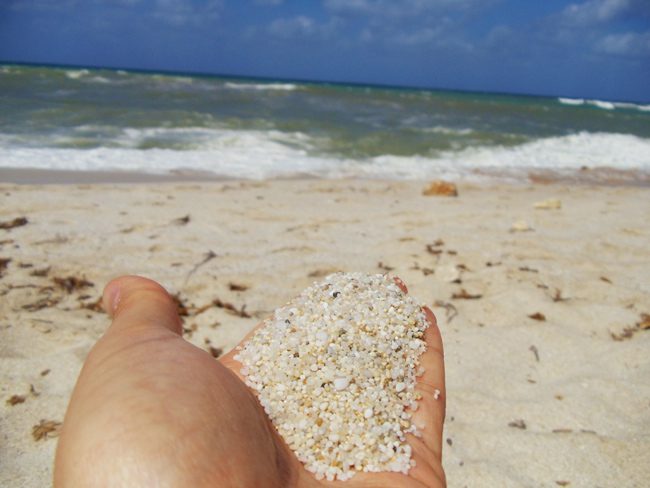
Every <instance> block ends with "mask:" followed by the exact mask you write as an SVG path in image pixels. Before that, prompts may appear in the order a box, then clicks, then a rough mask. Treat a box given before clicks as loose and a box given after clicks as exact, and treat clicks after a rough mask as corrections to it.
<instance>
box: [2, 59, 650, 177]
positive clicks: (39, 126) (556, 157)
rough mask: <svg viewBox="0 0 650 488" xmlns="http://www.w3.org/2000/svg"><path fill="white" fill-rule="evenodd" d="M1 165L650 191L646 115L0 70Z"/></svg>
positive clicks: (627, 108)
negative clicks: (559, 182)
mask: <svg viewBox="0 0 650 488" xmlns="http://www.w3.org/2000/svg"><path fill="white" fill-rule="evenodd" d="M0 168H38V169H54V170H57V169H60V170H79V171H137V172H145V173H157V174H160V173H169V172H174V173H184V174H191V173H198V174H207V173H209V174H212V175H215V176H216V177H227V178H250V179H263V178H285V177H289V178H290V177H322V178H346V177H351V178H386V179H432V178H452V179H461V180H470V181H472V180H477V181H478V180H485V179H495V178H496V179H512V180H520V181H527V180H529V179H531V178H532V179H534V178H547V179H548V178H577V179H580V178H592V179H595V180H598V178H600V179H602V180H604V181H608V180H611V179H612V178H614V179H622V180H625V181H629V182H633V183H634V182H637V183H638V182H645V183H648V182H650V105H644V104H635V103H621V102H611V101H606V100H584V99H570V98H551V97H532V96H519V95H506V94H487V93H469V92H456V91H443V90H425V89H409V88H392V87H381V86H363V85H347V84H333V83H316V82H313V83H312V82H293V81H292V82H286V81H272V80H260V79H245V78H241V79H240V78H232V77H219V76H206V75H191V74H186V75H185V74H164V73H151V72H135V71H124V70H113V69H71V68H63V67H45V66H26V65H0ZM0 174H1V173H0ZM594 175H595V176H594Z"/></svg>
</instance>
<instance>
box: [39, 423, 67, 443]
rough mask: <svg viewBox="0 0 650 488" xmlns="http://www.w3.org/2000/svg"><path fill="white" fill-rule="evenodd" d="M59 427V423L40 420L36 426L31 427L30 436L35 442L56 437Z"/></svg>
mask: <svg viewBox="0 0 650 488" xmlns="http://www.w3.org/2000/svg"><path fill="white" fill-rule="evenodd" d="M61 425H62V424H61V422H57V421H55V420H41V421H40V422H39V423H38V425H35V426H34V427H32V436H33V437H34V440H35V441H40V440H43V439H52V438H54V437H58V436H59V433H60V431H61Z"/></svg>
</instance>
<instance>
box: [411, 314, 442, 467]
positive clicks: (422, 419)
mask: <svg viewBox="0 0 650 488" xmlns="http://www.w3.org/2000/svg"><path fill="white" fill-rule="evenodd" d="M423 310H424V313H425V314H426V317H427V320H428V321H429V327H428V328H427V330H426V332H425V334H424V340H425V342H426V344H427V350H426V351H425V352H424V354H422V356H421V357H420V366H421V367H422V368H423V369H424V374H423V375H422V376H420V377H419V378H418V380H417V383H416V386H415V389H416V391H418V392H419V393H420V394H421V395H422V399H421V400H420V401H418V408H417V410H416V411H415V412H414V413H413V421H414V423H415V425H416V426H418V427H421V429H420V430H421V433H422V441H423V443H424V444H425V445H426V446H427V448H428V449H430V450H431V451H432V452H434V453H436V454H437V455H438V456H440V454H441V452H442V429H443V423H444V420H445V404H446V395H445V361H444V351H443V346H442V336H441V335H440V329H438V325H437V323H436V317H435V316H434V315H433V312H432V311H431V310H430V309H429V308H428V307H423Z"/></svg>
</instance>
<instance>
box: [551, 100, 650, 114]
mask: <svg viewBox="0 0 650 488" xmlns="http://www.w3.org/2000/svg"><path fill="white" fill-rule="evenodd" d="M557 100H558V102H560V103H561V104H563V105H572V106H580V105H593V106H595V107H597V108H601V109H603V110H615V109H618V108H620V109H625V110H640V111H641V112H650V105H642V104H639V103H632V102H608V101H606V100H585V99H584V98H564V97H560V98H558V99H557Z"/></svg>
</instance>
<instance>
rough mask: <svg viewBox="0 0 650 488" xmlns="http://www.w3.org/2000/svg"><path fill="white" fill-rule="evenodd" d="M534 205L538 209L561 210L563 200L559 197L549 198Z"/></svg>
mask: <svg viewBox="0 0 650 488" xmlns="http://www.w3.org/2000/svg"><path fill="white" fill-rule="evenodd" d="M533 207H534V208H536V209H538V210H559V209H561V208H562V202H561V201H560V200H558V199H557V198H549V199H548V200H542V201H541V202H536V203H535V205H533Z"/></svg>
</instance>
